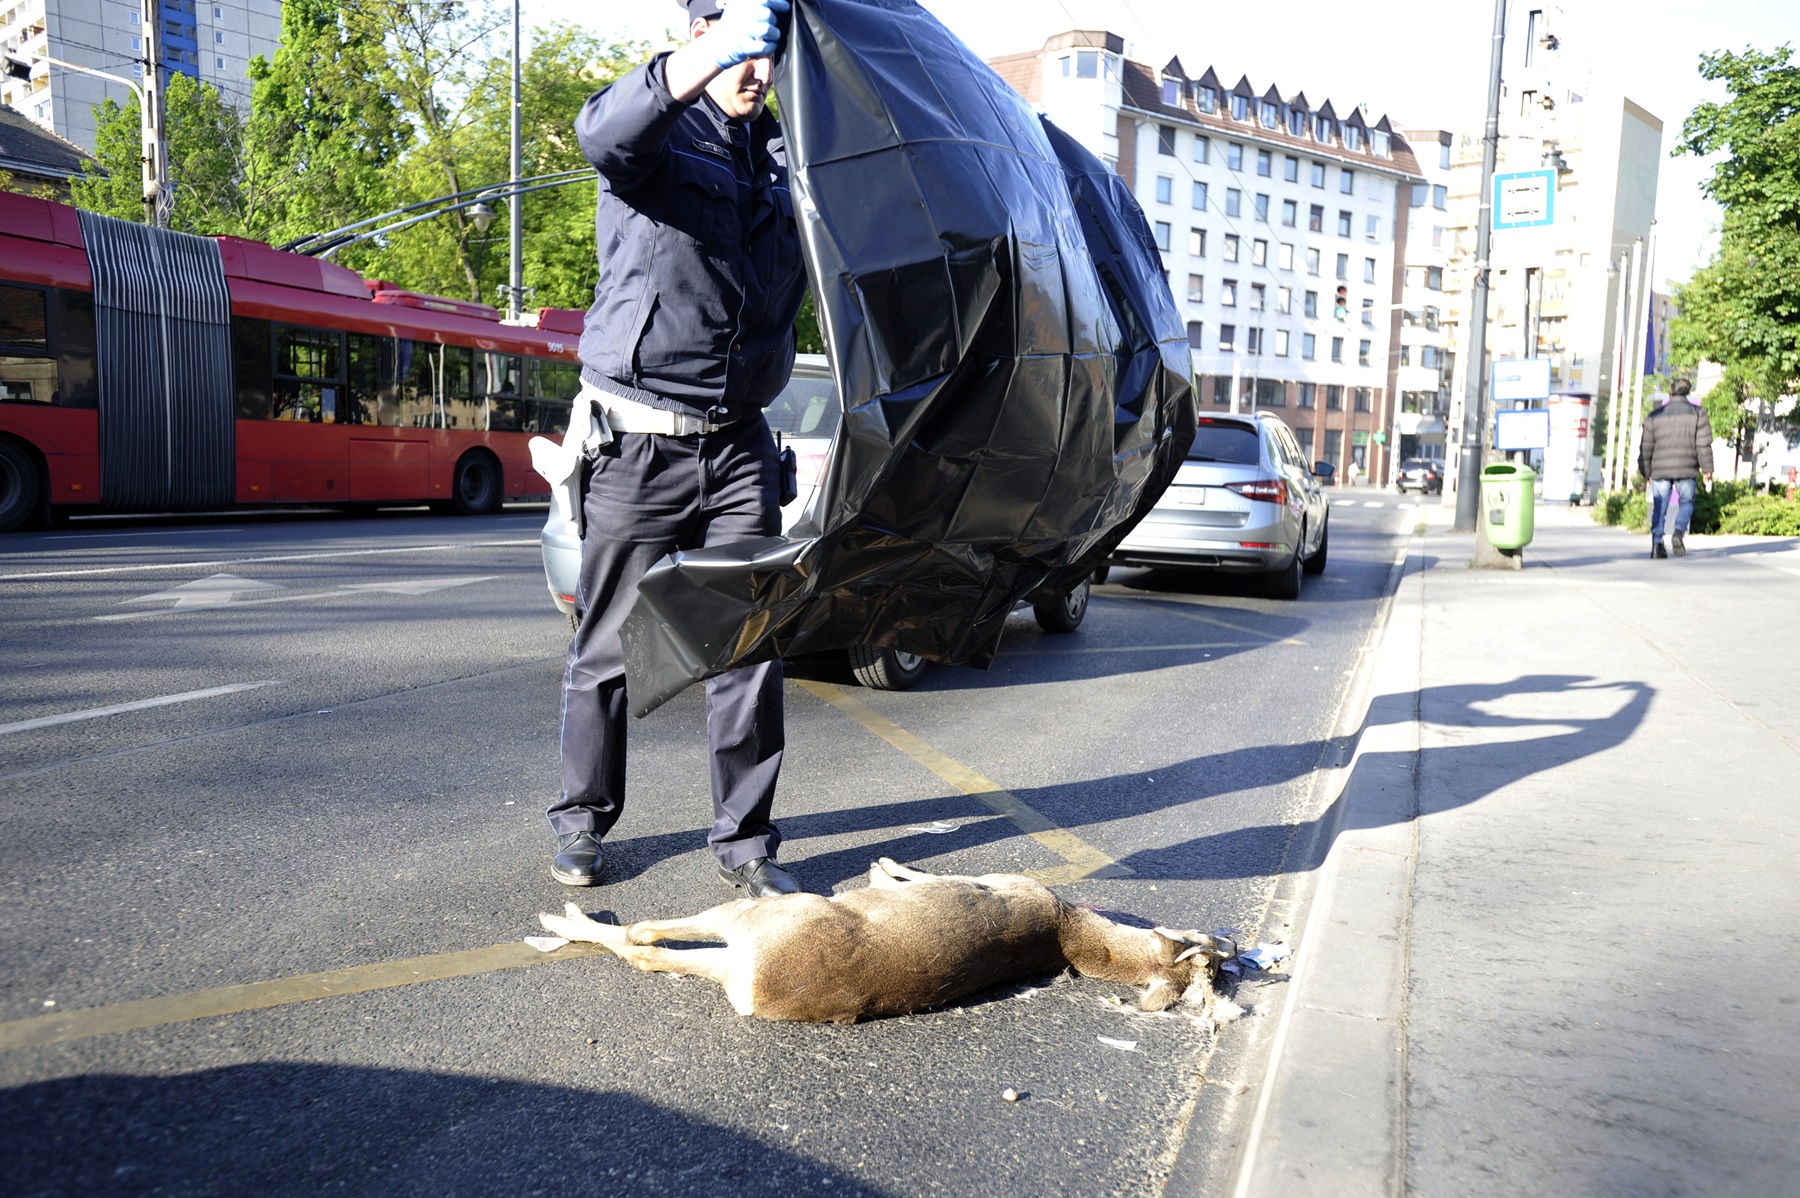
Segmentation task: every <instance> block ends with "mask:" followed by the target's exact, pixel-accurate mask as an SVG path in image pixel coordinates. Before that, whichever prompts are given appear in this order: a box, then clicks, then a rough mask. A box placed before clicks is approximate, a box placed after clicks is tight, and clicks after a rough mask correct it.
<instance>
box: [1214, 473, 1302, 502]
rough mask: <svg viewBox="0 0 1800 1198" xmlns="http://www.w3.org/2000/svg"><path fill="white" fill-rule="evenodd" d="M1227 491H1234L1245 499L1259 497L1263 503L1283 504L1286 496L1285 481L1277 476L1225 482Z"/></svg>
mask: <svg viewBox="0 0 1800 1198" xmlns="http://www.w3.org/2000/svg"><path fill="white" fill-rule="evenodd" d="M1225 489H1226V490H1227V491H1236V492H1237V493H1238V494H1239V495H1242V496H1243V497H1244V498H1245V499H1260V500H1262V502H1264V503H1281V504H1285V503H1286V502H1287V498H1288V489H1287V483H1286V482H1285V481H1283V480H1282V479H1279V478H1258V479H1252V480H1251V481H1249V482H1245V483H1226V484H1225Z"/></svg>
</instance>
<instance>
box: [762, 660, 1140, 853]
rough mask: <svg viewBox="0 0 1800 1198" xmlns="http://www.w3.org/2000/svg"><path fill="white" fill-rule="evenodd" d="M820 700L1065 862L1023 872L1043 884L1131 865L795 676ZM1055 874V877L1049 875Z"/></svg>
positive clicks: (888, 723)
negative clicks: (1116, 859) (1008, 821)
mask: <svg viewBox="0 0 1800 1198" xmlns="http://www.w3.org/2000/svg"><path fill="white" fill-rule="evenodd" d="M794 682H796V683H797V684H798V685H799V686H801V687H803V688H804V689H805V690H806V691H807V692H808V693H810V694H812V695H813V696H814V697H815V698H818V699H819V700H821V701H822V702H824V703H826V704H828V705H830V706H832V707H835V708H837V710H839V711H841V712H843V713H844V714H845V715H847V716H849V717H850V718H851V719H853V720H855V721H856V722H857V723H859V724H861V725H862V726H863V727H864V728H866V729H868V730H869V731H870V732H872V733H874V734H875V735H876V736H878V737H880V738H881V739H882V740H885V741H886V742H887V743H888V744H890V745H893V746H894V747H895V748H896V749H899V750H900V751H901V752H902V753H904V754H906V755H907V756H908V757H910V758H912V759H913V760H914V761H916V762H918V763H919V764H920V765H922V766H924V767H925V768H926V769H928V770H930V771H931V772H932V773H934V774H936V775H937V776H938V777H940V778H942V779H943V780H944V781H946V782H948V783H949V784H950V785H952V786H954V787H955V788H956V789H957V790H960V791H962V792H963V793H964V794H966V795H968V796H969V797H970V798H972V799H974V800H976V801H977V802H979V803H981V804H982V805H983V806H985V807H986V808H987V809H988V810H990V811H992V812H994V813H995V814H997V815H1004V816H1005V817H1006V818H1007V819H1009V820H1011V821H1012V822H1013V823H1014V824H1015V825H1016V826H1017V827H1018V829H1019V830H1020V831H1021V832H1023V833H1025V834H1026V835H1027V836H1029V837H1031V838H1032V839H1033V840H1035V841H1037V842H1038V843H1039V844H1041V845H1043V846H1044V847H1045V848H1047V849H1049V850H1050V851H1051V852H1052V853H1055V854H1056V855H1057V856H1058V857H1061V858H1062V859H1063V860H1064V861H1067V862H1068V863H1069V864H1068V865H1066V866H1059V867H1057V868H1056V869H1051V870H1044V871H1041V872H1038V873H1032V874H1028V875H1027V876H1029V877H1035V878H1037V879H1039V880H1040V881H1043V882H1044V883H1045V884H1046V885H1051V886H1061V885H1064V884H1066V883H1069V882H1077V881H1082V880H1084V879H1087V878H1128V877H1132V876H1133V872H1134V871H1133V870H1132V869H1131V867H1130V866H1126V865H1121V864H1119V863H1118V862H1117V861H1114V860H1113V859H1112V858H1111V857H1108V856H1107V855H1106V854H1105V853H1102V852H1101V851H1100V850H1099V849H1097V848H1095V847H1094V846H1093V845H1091V844H1089V843H1088V842H1087V841H1085V840H1083V839H1081V837H1079V836H1077V835H1075V834H1074V833H1073V832H1070V831H1069V830H1068V829H1066V828H1061V827H1058V826H1057V825H1056V824H1055V823H1053V822H1052V821H1051V820H1050V819H1049V818H1048V817H1046V816H1045V815H1043V813H1041V812H1039V811H1038V810H1037V809H1036V808H1033V807H1030V806H1028V805H1027V804H1026V803H1024V802H1023V801H1022V800H1020V799H1018V798H1017V797H1015V796H1014V795H1012V794H1010V793H1009V792H1007V791H1006V790H1005V789H1004V788H1002V787H1001V786H1000V784H999V783H997V782H995V781H993V780H992V779H991V778H986V777H983V776H982V775H981V774H978V773H976V772H975V771H974V770H972V769H970V768H969V767H968V766H966V765H964V764H963V763H962V762H960V761H957V760H956V759H955V758H953V757H950V756H949V755H947V754H945V753H942V752H940V751H939V750H937V749H935V748H933V747H932V746H931V745H929V744H927V743H925V742H924V741H923V740H920V739H919V738H918V737H916V736H914V735H913V734H912V733H910V732H908V731H907V730H906V729H904V728H902V727H900V725H898V724H896V723H894V722H893V721H892V720H890V719H888V718H887V717H886V716H883V715H882V714H881V713H879V712H877V711H876V710H875V709H874V708H872V707H870V706H869V705H868V704H867V703H864V702H863V701H862V700H861V699H858V698H856V697H855V696H854V695H850V694H846V693H845V692H844V691H842V690H841V689H839V688H838V687H835V686H833V685H831V684H830V683H828V682H814V681H812V680H810V679H804V678H797V679H794ZM1052 879H1054V880H1052Z"/></svg>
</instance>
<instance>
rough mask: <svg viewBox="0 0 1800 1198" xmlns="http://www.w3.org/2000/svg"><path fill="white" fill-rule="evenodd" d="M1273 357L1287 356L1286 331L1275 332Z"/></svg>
mask: <svg viewBox="0 0 1800 1198" xmlns="http://www.w3.org/2000/svg"><path fill="white" fill-rule="evenodd" d="M1275 356H1276V357H1277V358H1285V357H1287V356H1288V331H1287V330H1286V329H1276V330H1275ZM1277 406H1278V405H1277Z"/></svg>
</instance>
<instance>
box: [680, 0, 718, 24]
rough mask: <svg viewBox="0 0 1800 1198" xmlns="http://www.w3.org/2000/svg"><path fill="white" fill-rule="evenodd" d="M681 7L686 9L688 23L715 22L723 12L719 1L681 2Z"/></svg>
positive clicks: (698, 0) (693, 0)
mask: <svg viewBox="0 0 1800 1198" xmlns="http://www.w3.org/2000/svg"><path fill="white" fill-rule="evenodd" d="M681 4H682V7H684V8H686V9H687V14H688V20H690V21H713V20H717V19H718V18H719V16H720V14H722V13H723V12H724V11H725V6H724V4H723V3H721V0H681Z"/></svg>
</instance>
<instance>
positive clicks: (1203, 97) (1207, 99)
mask: <svg viewBox="0 0 1800 1198" xmlns="http://www.w3.org/2000/svg"><path fill="white" fill-rule="evenodd" d="M1194 104H1195V106H1196V107H1198V108H1199V109H1200V111H1201V112H1216V111H1218V98H1217V97H1216V96H1215V95H1214V94H1213V89H1212V88H1210V87H1196V88H1195V89H1194Z"/></svg>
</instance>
